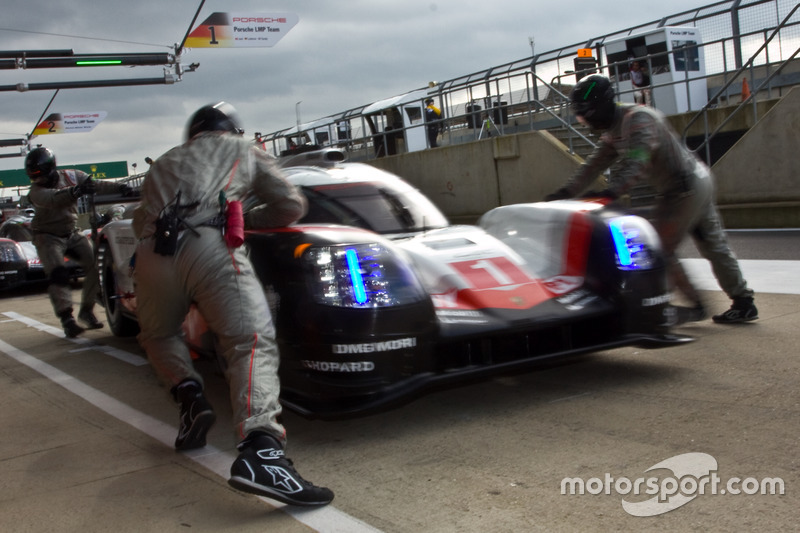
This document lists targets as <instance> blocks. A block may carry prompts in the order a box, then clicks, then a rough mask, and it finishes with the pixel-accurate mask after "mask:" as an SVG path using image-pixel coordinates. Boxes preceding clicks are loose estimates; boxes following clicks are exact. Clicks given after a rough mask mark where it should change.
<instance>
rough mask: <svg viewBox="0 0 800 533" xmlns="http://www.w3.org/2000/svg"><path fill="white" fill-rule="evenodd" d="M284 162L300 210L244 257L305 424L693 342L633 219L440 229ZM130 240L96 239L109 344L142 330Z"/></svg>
mask: <svg viewBox="0 0 800 533" xmlns="http://www.w3.org/2000/svg"><path fill="white" fill-rule="evenodd" d="M309 161H311V162H312V163H313V164H308V163H309ZM291 164H292V165H294V166H284V169H283V170H284V172H285V174H286V175H287V177H288V179H289V180H290V181H291V182H292V183H293V184H295V185H296V186H297V187H298V188H299V189H300V190H301V191H302V192H303V194H304V195H305V197H306V198H307V199H308V204H309V210H308V214H307V215H306V216H305V217H304V218H303V219H302V220H300V221H298V222H297V223H296V224H293V225H291V226H289V227H286V228H280V229H274V230H258V231H249V232H247V234H246V246H247V247H248V250H249V255H250V259H251V260H252V263H253V265H254V267H255V270H256V272H257V274H258V276H259V278H260V280H261V282H262V284H263V288H264V291H265V294H266V296H267V299H268V301H269V302H270V307H271V310H272V312H273V317H274V321H275V325H276V333H277V338H278V342H279V346H280V350H281V366H280V378H281V399H282V402H283V403H284V405H285V406H286V407H288V408H290V409H292V410H294V411H296V412H298V413H300V414H302V415H305V416H308V417H318V418H337V417H343V416H352V415H359V414H366V413H370V412H374V411H376V410H379V409H384V408H387V407H389V406H392V405H395V404H398V403H401V402H405V401H408V400H410V399H412V398H414V397H415V396H418V395H419V394H421V393H423V392H424V391H426V390H428V389H430V388H432V387H435V386H442V385H449V384H452V383H455V382H459V381H465V380H469V379H473V378H477V377H482V376H490V375H494V374H498V373H509V372H516V371H521V370H523V369H529V368H532V367H534V366H536V365H541V364H544V363H552V362H557V361H561V360H562V359H564V358H566V357H568V356H572V355H576V354H581V353H586V352H590V351H597V350H603V349H607V348H613V347H618V346H623V345H631V344H635V345H642V346H647V347H655V346H664V345H673V344H680V343H682V342H685V341H688V340H690V339H688V338H687V337H682V336H678V335H673V334H671V333H670V330H669V325H670V324H671V323H672V320H673V317H672V316H671V312H670V310H671V307H670V306H669V301H670V290H669V288H668V285H667V282H666V276H665V266H664V261H663V259H662V256H661V252H660V242H659V239H658V236H657V234H656V233H655V231H654V230H653V228H652V226H651V225H650V224H649V223H648V222H647V221H646V220H645V219H643V218H640V217H638V216H633V215H629V214H626V213H624V212H622V211H619V210H618V209H615V208H613V207H610V206H607V205H604V203H603V202H597V201H558V202H549V203H530V204H519V205H509V206H503V207H499V208H496V209H493V210H491V211H489V212H488V213H486V214H485V215H483V217H481V219H480V221H479V222H478V224H477V225H474V226H470V225H450V224H448V221H447V219H446V217H445V216H444V215H443V214H442V213H441V212H440V211H439V210H438V209H437V208H436V207H435V206H434V205H433V203H432V202H431V201H430V200H428V199H427V198H426V197H425V196H424V195H423V194H422V193H421V192H420V191H419V190H417V189H416V188H414V187H412V186H411V185H410V184H408V183H407V182H405V181H403V180H402V179H401V178H399V177H398V176H395V175H393V174H390V173H388V172H385V171H383V170H379V169H377V168H374V167H372V166H369V165H367V164H362V163H348V162H345V161H343V156H342V155H341V153H340V152H337V151H336V150H328V151H324V152H322V153H315V154H308V155H306V156H305V157H304V158H301V159H300V160H294V161H292V162H291ZM187 238H190V237H187ZM135 243H136V239H135V237H134V234H133V231H132V228H131V221H130V220H120V221H114V222H111V223H109V224H108V225H107V226H105V227H104V228H103V229H102V231H101V232H100V239H99V253H98V261H99V271H100V277H101V287H102V295H101V299H102V304H103V305H104V306H105V309H106V314H107V318H108V322H109V324H110V327H111V330H112V331H113V332H114V334H116V335H132V334H135V333H136V331H137V326H136V296H135V286H134V283H133V279H132V278H131V270H132V262H131V257H132V255H133V252H134V247H135ZM184 329H185V333H186V340H187V343H188V344H189V346H190V347H191V349H192V350H194V351H195V352H196V353H198V354H205V355H208V354H211V353H213V347H214V340H213V333H212V332H209V331H208V330H207V328H205V327H204V325H203V322H202V317H201V316H200V315H199V313H198V312H197V311H193V312H191V313H190V315H189V317H188V318H187V320H186V323H185V325H184Z"/></svg>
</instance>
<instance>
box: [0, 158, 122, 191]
mask: <svg viewBox="0 0 800 533" xmlns="http://www.w3.org/2000/svg"><path fill="white" fill-rule="evenodd" d="M59 168H65V169H67V168H75V169H78V170H82V171H84V172H86V173H87V174H89V175H91V176H92V177H93V178H94V179H98V180H103V179H113V178H125V177H127V176H128V162H127V161H106V162H102V163H86V164H78V165H69V164H66V165H59ZM30 184H31V179H30V178H29V177H28V175H27V174H26V173H25V170H24V169H19V170H0V188H2V187H27V186H29V185H30Z"/></svg>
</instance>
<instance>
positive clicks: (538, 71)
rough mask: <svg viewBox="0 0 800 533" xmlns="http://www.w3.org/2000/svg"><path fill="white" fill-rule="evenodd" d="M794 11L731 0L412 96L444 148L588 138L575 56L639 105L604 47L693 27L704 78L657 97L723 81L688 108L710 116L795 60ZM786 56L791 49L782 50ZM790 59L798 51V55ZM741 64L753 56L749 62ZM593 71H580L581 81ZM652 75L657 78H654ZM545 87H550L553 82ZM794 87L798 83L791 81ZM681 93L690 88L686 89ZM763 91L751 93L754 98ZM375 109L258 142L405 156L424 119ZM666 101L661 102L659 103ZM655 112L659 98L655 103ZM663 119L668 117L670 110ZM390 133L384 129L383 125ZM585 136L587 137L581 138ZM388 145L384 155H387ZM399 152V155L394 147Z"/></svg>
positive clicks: (773, 2) (779, 1)
mask: <svg viewBox="0 0 800 533" xmlns="http://www.w3.org/2000/svg"><path fill="white" fill-rule="evenodd" d="M797 7H798V4H797V3H796V2H795V1H790V0H725V1H721V2H716V3H713V4H710V5H707V6H703V7H699V8H697V9H693V10H689V11H684V12H681V13H678V14H676V15H671V16H668V17H664V18H662V19H659V20H656V21H652V22H648V23H645V24H641V25H638V26H634V27H631V28H627V29H625V30H622V31H618V32H614V33H610V34H607V35H604V36H601V37H596V38H591V39H588V40H587V41H585V42H581V43H576V44H572V45H569V46H565V47H562V48H559V49H557V50H552V51H549V52H545V53H542V54H537V55H534V56H531V57H528V58H523V59H520V60H517V61H513V62H510V63H506V64H503V65H498V66H494V67H491V68H489V69H486V70H482V71H479V72H474V73H472V74H468V75H465V76H461V77H458V78H454V79H451V80H447V81H444V82H440V83H438V84H436V85H434V86H433V87H424V88H421V89H415V90H414V91H409V93H406V95H408V94H410V93H416V92H418V91H421V92H422V93H421V94H423V93H424V96H420V97H419V99H418V102H416V103H415V105H418V106H419V107H420V108H423V109H424V105H423V103H422V101H423V100H424V99H425V98H426V97H432V98H434V99H435V100H436V104H437V106H438V107H439V108H440V109H441V110H442V118H441V119H440V120H439V121H438V122H439V123H440V124H442V125H443V128H442V133H441V141H440V144H441V145H447V144H458V143H463V142H470V141H475V140H479V139H481V138H482V137H483V136H484V135H494V134H496V135H506V134H510V133H519V132H523V131H530V130H532V129H553V128H556V129H562V130H565V131H567V136H568V137H567V143H568V146H569V147H570V149H571V150H572V149H573V147H572V142H573V139H574V140H576V141H577V140H581V141H583V142H587V141H588V142H589V143H591V140H589V139H588V138H586V137H585V136H584V135H582V134H580V132H579V131H578V130H576V129H574V128H573V127H572V124H573V122H574V117H571V116H570V112H569V109H568V106H567V105H566V103H567V101H568V98H567V94H569V92H570V90H571V88H572V84H571V83H569V82H568V80H569V81H571V80H572V79H574V78H575V77H576V63H575V57H576V53H577V50H578V49H587V48H588V49H591V50H592V51H593V56H594V57H595V59H596V61H597V66H596V69H593V70H597V71H599V72H601V73H603V74H606V75H609V76H610V77H611V78H612V79H613V80H614V81H615V83H616V88H617V89H618V97H619V98H620V99H622V100H629V101H632V100H633V93H634V92H635V90H634V89H626V88H623V87H622V86H621V84H620V80H621V79H623V78H624V77H625V75H624V73H627V70H628V63H629V61H630V60H631V59H632V58H629V57H625V58H624V60H620V61H611V62H609V58H608V54H607V53H606V45H607V44H611V43H613V42H614V41H618V40H620V39H625V38H628V37H636V36H637V35H640V34H642V33H645V32H648V31H650V30H657V29H660V28H666V27H687V26H688V27H693V28H697V29H698V30H699V31H700V33H701V36H702V43H701V44H698V45H697V46H696V47H695V46H691V45H689V46H686V47H683V48H682V49H681V52H680V53H682V54H684V53H687V52H688V51H691V50H693V49H696V50H702V57H704V61H703V64H704V67H705V75H704V76H702V77H699V78H698V77H693V78H691V79H690V76H689V72H688V69H687V72H686V75H685V78H684V79H682V80H681V79H678V80H673V81H668V82H663V81H662V82H654V83H652V85H651V90H652V93H653V95H654V97H656V96H657V95H658V94H659V93H658V90H659V89H662V90H663V89H671V90H674V91H676V92H678V91H680V92H681V97H682V96H683V94H682V93H683V92H685V93H686V98H690V84H691V83H696V82H697V81H698V80H699V81H701V82H703V83H707V82H708V80H714V82H715V83H718V82H717V81H716V80H719V79H720V78H721V79H722V80H723V81H722V85H721V87H720V88H716V87H712V88H711V91H712V92H713V95H712V96H711V98H709V91H706V93H705V94H703V95H702V101H688V105H689V109H690V110H698V109H706V108H710V107H712V106H715V105H719V104H720V103H721V102H723V101H726V102H727V101H729V100H730V99H731V97H732V95H736V94H738V91H737V90H736V88H735V87H734V86H733V83H734V82H735V80H736V79H737V75H738V72H739V71H740V69H742V68H745V67H748V66H749V67H751V68H752V67H755V66H759V67H761V66H766V67H767V68H769V67H770V66H771V65H777V64H781V66H780V67H779V69H778V70H776V73H777V72H778V71H779V70H780V69H781V68H783V65H785V64H786V63H788V62H789V61H791V60H792V59H793V58H794V57H795V56H796V55H797V50H796V48H797V45H798V43H800V17H798V16H797V14H796V10H797ZM785 50H788V51H785ZM792 52H793V53H792ZM676 53H678V52H677V51H664V52H660V51H659V52H651V53H645V54H642V55H639V54H636V55H637V57H636V58H635V59H637V60H639V61H641V62H643V63H645V64H647V65H648V66H649V67H650V72H651V73H653V72H654V67H655V66H656V65H657V64H659V62H662V63H663V60H664V59H665V58H666V57H667V56H668V55H670V54H676ZM742 58H750V59H749V60H747V62H746V63H745V62H743V60H742ZM585 73H587V72H584V71H578V72H577V75H581V74H585ZM651 77H652V76H651ZM547 80H550V81H549V82H548V81H547ZM795 83H796V82H795ZM779 86H780V84H776V77H775V76H774V75H773V76H770V77H769V78H768V79H767V80H765V81H764V82H763V83H762V84H760V85H759V86H758V90H763V91H766V92H767V93H771V91H773V90H774V89H775V88H776V87H779ZM681 87H685V91H684V90H683V89H682V88H681ZM756 92H758V91H757V90H754V91H753V94H755V93H756ZM373 104H374V103H370V104H366V105H363V106H358V107H355V108H351V109H349V110H346V111H344V112H340V113H336V114H333V115H329V116H327V117H323V118H321V119H318V120H315V121H313V122H310V123H307V124H301V125H299V126H293V127H290V128H285V129H282V130H279V131H276V132H273V133H270V134H267V135H263V136H260V140H261V141H262V142H264V144H265V147H267V148H268V149H269V150H271V151H272V152H273V153H275V155H280V154H281V153H286V152H287V150H288V148H289V145H288V143H289V141H290V140H294V141H295V142H296V143H298V144H304V143H309V144H316V145H322V146H337V147H341V148H344V149H345V150H347V151H348V152H349V156H350V158H351V159H354V160H359V159H371V158H374V157H379V156H381V155H389V154H391V153H402V152H403V151H407V150H406V149H405V147H404V146H403V142H404V139H405V137H404V136H405V135H406V134H407V133H408V132H409V131H410V130H413V129H416V128H424V127H425V122H424V118H423V117H421V116H419V117H417V118H416V121H414V122H413V123H411V124H406V125H402V126H397V125H396V124H394V125H392V124H390V122H389V119H390V118H391V117H388V116H386V115H385V114H383V115H382V114H381V113H380V112H377V113H376V112H374V111H373V112H372V113H365V110H368V109H371V106H373ZM661 104H663V102H661ZM653 105H654V106H655V107H657V108H658V107H659V106H660V103H659V101H658V98H655V99H654V101H653ZM665 112H666V111H665ZM387 124H388V125H391V126H393V127H391V128H386V127H385V126H386V125H387ZM581 138H582V139H581ZM381 148H382V149H381ZM392 148H394V149H392Z"/></svg>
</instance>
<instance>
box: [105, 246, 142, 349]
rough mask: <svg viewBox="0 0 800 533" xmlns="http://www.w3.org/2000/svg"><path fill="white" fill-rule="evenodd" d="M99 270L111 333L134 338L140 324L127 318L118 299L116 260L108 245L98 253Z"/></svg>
mask: <svg viewBox="0 0 800 533" xmlns="http://www.w3.org/2000/svg"><path fill="white" fill-rule="evenodd" d="M97 263H98V265H97V270H98V274H99V276H100V298H101V301H102V304H103V307H105V309H106V319H107V320H108V327H109V328H111V333H113V334H114V335H115V336H117V337H133V336H134V335H136V334H138V333H139V323H138V322H136V320H134V319H132V318H131V317H129V316H127V315H126V314H125V312H124V310H123V307H122V305H121V303H120V301H119V299H118V298H117V278H116V273H115V271H114V258H113V256H112V255H111V248H110V247H109V246H108V244H105V243H104V244H101V245H100V248H99V249H98V253H97Z"/></svg>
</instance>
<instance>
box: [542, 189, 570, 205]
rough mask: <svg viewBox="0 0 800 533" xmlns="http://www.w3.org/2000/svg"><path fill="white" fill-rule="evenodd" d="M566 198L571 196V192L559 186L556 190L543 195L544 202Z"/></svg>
mask: <svg viewBox="0 0 800 533" xmlns="http://www.w3.org/2000/svg"><path fill="white" fill-rule="evenodd" d="M567 198H572V194H570V192H569V191H568V190H567V188H566V187H561V188H560V189H558V190H557V191H556V192H553V193H550V194H548V195H547V196H545V197H544V201H545V202H552V201H554V200H566V199H567Z"/></svg>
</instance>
